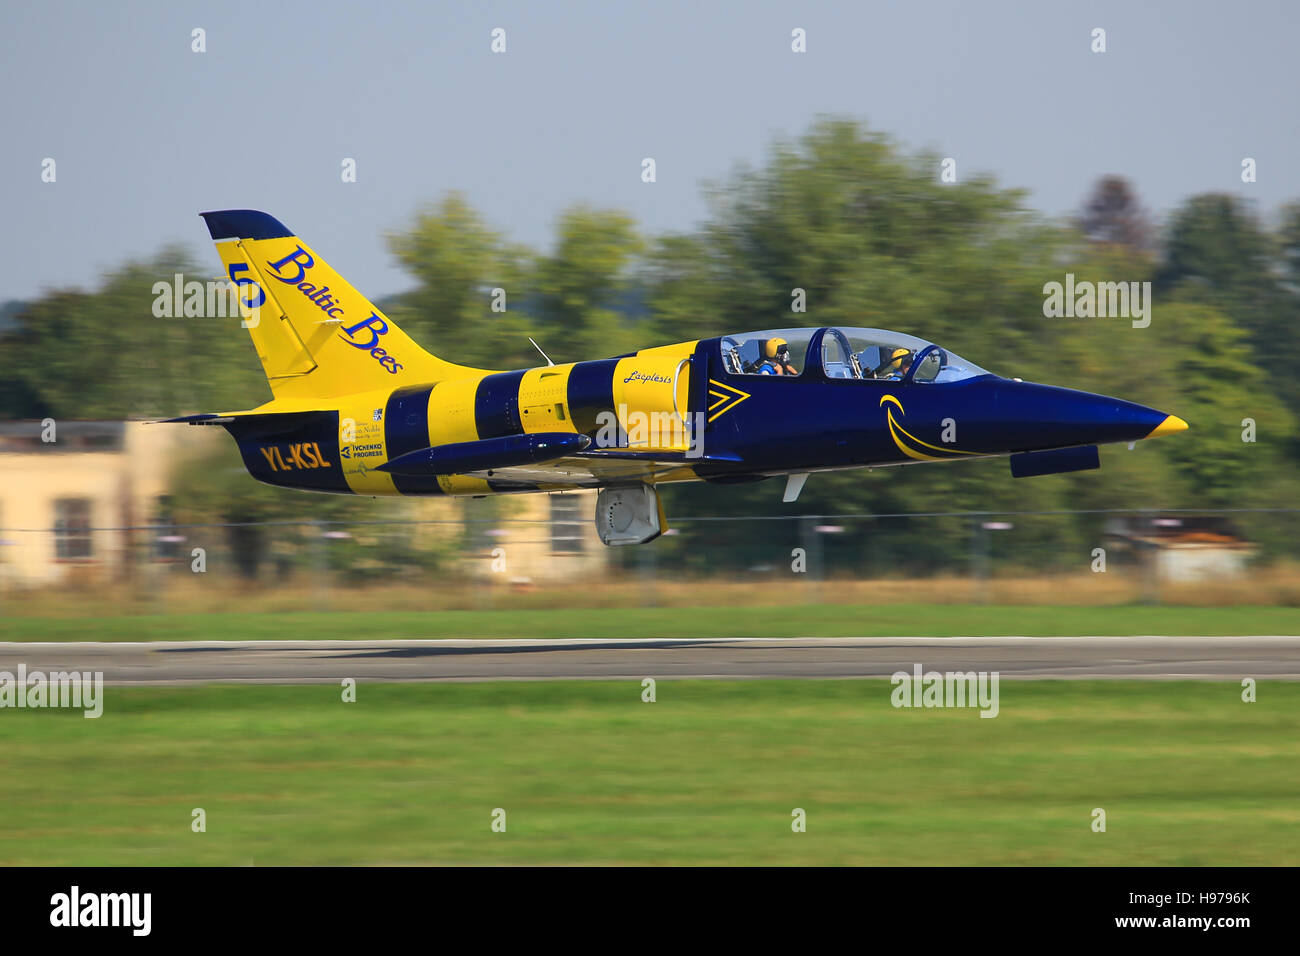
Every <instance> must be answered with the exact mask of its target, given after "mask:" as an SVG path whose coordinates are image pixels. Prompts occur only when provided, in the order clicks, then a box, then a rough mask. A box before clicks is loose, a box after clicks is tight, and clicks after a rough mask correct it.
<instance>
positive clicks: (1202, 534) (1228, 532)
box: [1106, 514, 1257, 583]
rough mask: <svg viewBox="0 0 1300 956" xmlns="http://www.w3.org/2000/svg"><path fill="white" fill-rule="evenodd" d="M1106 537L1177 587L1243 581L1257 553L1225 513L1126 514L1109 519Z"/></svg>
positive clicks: (1163, 579)
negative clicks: (1177, 584)
mask: <svg viewBox="0 0 1300 956" xmlns="http://www.w3.org/2000/svg"><path fill="white" fill-rule="evenodd" d="M1106 535H1107V537H1108V538H1109V539H1111V540H1112V541H1114V542H1115V544H1116V545H1117V546H1118V547H1119V549H1120V550H1126V551H1129V552H1131V553H1133V554H1135V555H1136V556H1137V558H1138V560H1140V561H1142V562H1143V563H1145V564H1146V565H1147V566H1148V567H1149V568H1150V569H1151V570H1152V572H1153V573H1154V574H1155V576H1156V578H1157V579H1158V580H1161V581H1170V582H1175V583H1186V582H1195V581H1213V580H1219V579H1222V578H1232V577H1239V576H1241V575H1243V574H1245V573H1246V567H1247V565H1248V563H1249V562H1250V559H1251V558H1252V557H1254V555H1255V553H1256V551H1257V549H1256V548H1255V546H1254V545H1252V544H1251V543H1250V542H1248V541H1246V540H1244V539H1243V538H1242V537H1241V536H1240V535H1239V534H1238V533H1237V532H1236V531H1235V530H1234V529H1233V527H1232V526H1231V524H1230V523H1229V522H1228V520H1227V519H1226V518H1224V517H1223V516H1222V515H1190V514H1184V515H1126V516H1123V517H1116V518H1111V519H1110V520H1108V521H1107V523H1106Z"/></svg>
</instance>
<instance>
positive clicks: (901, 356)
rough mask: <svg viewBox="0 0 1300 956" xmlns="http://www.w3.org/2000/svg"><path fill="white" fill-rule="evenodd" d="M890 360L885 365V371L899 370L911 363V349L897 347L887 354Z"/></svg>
mask: <svg viewBox="0 0 1300 956" xmlns="http://www.w3.org/2000/svg"><path fill="white" fill-rule="evenodd" d="M889 358H890V362H889V364H888V365H887V366H885V371H887V372H901V371H904V370H905V369H906V368H907V367H908V366H909V365H911V364H912V351H911V349H904V348H897V349H894V351H893V352H892V353H891V354H890V356H889Z"/></svg>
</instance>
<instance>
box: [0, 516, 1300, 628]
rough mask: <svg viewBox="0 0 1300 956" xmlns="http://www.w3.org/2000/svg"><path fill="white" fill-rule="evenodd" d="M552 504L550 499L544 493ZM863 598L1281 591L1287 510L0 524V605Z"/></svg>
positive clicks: (1299, 558)
mask: <svg viewBox="0 0 1300 956" xmlns="http://www.w3.org/2000/svg"><path fill="white" fill-rule="evenodd" d="M553 500H554V501H562V500H564V499H561V498H556V499H553ZM376 589H381V590H386V591H389V592H393V595H394V596H393V601H394V602H395V604H396V606H399V607H411V608H417V609H418V608H421V607H456V606H462V607H484V606H492V605H495V604H498V603H501V602H507V601H511V600H519V601H522V602H525V603H526V602H528V601H531V602H533V603H550V604H552V605H555V606H572V607H584V606H611V605H619V604H660V603H681V604H692V603H693V604H727V603H731V602H735V601H756V602H759V603H764V604H771V603H789V602H795V603H808V602H837V603H867V604H871V603H879V602H889V601H895V600H916V601H929V602H942V603H952V602H965V601H988V600H994V599H997V600H1012V601H1025V600H1029V601H1034V600H1039V601H1049V600H1050V601H1054V602H1056V603H1068V602H1069V601H1071V600H1076V599H1077V600H1081V601H1084V602H1088V601H1121V600H1140V601H1146V602H1155V601H1159V600H1166V599H1170V598H1171V597H1172V598H1173V599H1175V600H1183V599H1186V598H1187V597H1188V596H1189V595H1190V596H1192V597H1197V596H1199V597H1200V598H1202V599H1212V600H1214V601H1215V602H1216V603H1292V601H1293V598H1295V596H1296V595H1297V594H1300V509H1274V510H1246V509H1243V510H1237V511H1196V512H1190V511H1162V512H1132V511H1070V512H1023V511H1022V512H934V513H912V514H891V515H862V514H846V515H799V516H769V517H725V516H694V517H692V516H681V517H677V518H675V519H672V527H671V528H670V530H669V531H668V533H667V534H665V535H664V536H662V537H661V538H660V539H658V540H657V541H654V542H652V543H650V544H647V545H641V546H634V547H625V548H606V547H605V546H603V545H602V544H600V542H599V540H598V539H597V537H596V535H595V531H594V528H593V526H592V523H591V522H590V520H589V519H588V518H587V517H585V516H580V515H578V514H577V513H576V512H573V511H572V510H571V509H569V508H568V507H567V506H562V507H557V508H553V509H552V514H551V517H550V518H549V519H546V520H542V519H531V520H523V519H518V518H513V519H512V518H501V517H491V516H476V515H475V514H474V512H473V510H472V509H466V512H465V515H464V517H463V518H462V519H459V520H445V521H373V522H328V521H280V522H260V523H226V524H202V525H168V526H134V527H112V528H96V527H89V526H87V525H85V524H78V523H76V522H65V523H63V524H62V525H61V526H60V527H57V528H51V529H40V528H11V529H0V600H2V601H3V603H0V609H3V608H5V607H8V608H9V610H11V611H13V612H15V613H21V608H22V607H24V606H25V603H26V602H30V601H33V600H40V599H44V600H45V601H47V602H49V601H52V600H53V601H76V600H78V599H85V600H90V599H94V600H98V601H104V600H109V599H112V598H114V597H117V598H119V599H121V600H124V601H132V602H136V603H138V604H140V605H141V606H142V607H144V608H146V609H147V608H166V609H169V610H176V609H180V608H183V607H195V608H202V607H213V606H218V607H219V606H229V602H231V601H232V600H234V601H240V602H245V601H246V602H250V604H258V603H260V604H261V605H262V606H268V607H276V608H282V609H294V608H301V609H308V608H328V607H334V606H342V604H344V603H346V602H347V600H349V598H346V597H341V596H340V595H349V594H352V593H354V592H363V591H372V590H376Z"/></svg>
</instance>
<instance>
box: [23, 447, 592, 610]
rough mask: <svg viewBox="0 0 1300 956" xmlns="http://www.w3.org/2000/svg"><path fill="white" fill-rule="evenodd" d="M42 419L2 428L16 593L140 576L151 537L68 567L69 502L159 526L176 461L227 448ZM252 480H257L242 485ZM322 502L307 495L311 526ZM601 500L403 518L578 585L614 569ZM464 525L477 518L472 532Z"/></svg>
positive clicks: (421, 508)
mask: <svg viewBox="0 0 1300 956" xmlns="http://www.w3.org/2000/svg"><path fill="white" fill-rule="evenodd" d="M41 435H42V426H41V423H40V422H5V423H0V529H5V530H2V531H0V541H2V542H3V543H0V583H2V584H4V585H7V586H17V587H41V586H47V585H58V584H75V583H76V582H77V581H80V580H86V581H105V580H114V579H116V578H119V577H121V576H123V575H125V574H127V573H129V571H130V569H131V567H132V563H133V562H132V560H131V558H132V553H131V552H132V548H135V549H137V553H138V552H139V550H140V549H144V548H149V547H151V546H152V544H153V540H152V535H151V534H149V533H148V532H144V531H137V532H134V533H132V532H129V531H113V530H105V531H93V532H91V533H90V535H89V538H90V554H89V556H87V557H65V558H61V557H60V556H59V554H58V553H57V536H56V534H55V533H54V529H55V525H56V521H57V520H58V517H59V514H58V502H59V500H60V499H84V500H86V501H87V503H88V513H87V515H86V519H87V520H86V524H87V525H88V526H89V527H91V528H130V527H139V526H141V525H147V524H150V523H153V522H154V521H155V520H156V519H157V518H158V517H159V499H160V497H161V496H163V495H165V494H166V493H167V490H168V489H167V480H168V476H169V475H170V473H171V470H172V465H173V463H174V462H175V460H176V459H177V458H179V457H180V456H183V455H188V454H190V453H191V452H192V451H194V450H195V449H196V448H197V447H198V446H200V445H202V444H203V443H212V442H229V441H230V440H231V439H230V437H229V436H228V435H227V434H226V433H225V431H224V430H223V429H219V428H194V427H190V426H184V425H161V424H160V425H149V424H145V423H143V422H59V423H56V426H55V438H56V440H55V441H54V442H44V441H42V440H41ZM245 480H247V481H252V480H253V479H252V478H251V477H249V478H247V479H245ZM313 497H314V496H312V495H309V494H305V493H304V494H303V496H302V499H303V509H302V513H303V517H304V518H310V517H311V513H312V511H311V504H312V499H313ZM595 500H596V494H595V492H570V493H566V494H564V495H559V496H551V495H544V494H530V495H505V496H499V497H495V498H492V499H483V500H477V501H476V500H466V499H453V498H424V499H414V498H407V499H402V500H401V502H400V506H401V507H400V508H396V509H382V510H381V509H376V517H377V518H378V517H379V515H380V514H381V513H382V514H383V516H384V517H391V516H392V515H393V513H394V511H397V512H398V513H399V514H401V515H402V516H403V517H405V516H407V515H409V516H410V518H411V520H413V521H416V520H422V519H423V520H429V521H440V522H445V523H440V524H432V525H426V526H424V527H423V529H422V531H421V534H429V535H435V536H452V538H453V540H455V541H457V542H460V541H461V540H463V541H464V542H465V547H464V548H463V550H462V551H461V555H462V556H461V558H460V559H459V560H460V561H461V562H462V566H463V567H464V568H465V569H466V570H468V571H470V572H471V573H473V574H475V575H481V576H484V577H487V578H489V579H491V580H501V581H504V582H509V583H512V584H516V585H527V584H530V583H531V584H534V585H538V586H543V585H545V584H546V583H548V582H559V581H573V580H576V579H580V578H582V577H583V576H585V575H590V574H592V573H594V572H597V571H599V570H602V569H603V568H605V566H606V565H607V563H608V561H609V554H608V549H607V548H606V547H605V546H604V545H602V544H601V543H600V540H599V538H598V537H597V535H596V529H595V523H594V521H593V514H594V512H593V509H594V508H595ZM467 519H471V520H470V521H469V522H468V523H467Z"/></svg>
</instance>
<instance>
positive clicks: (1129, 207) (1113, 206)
mask: <svg viewBox="0 0 1300 956" xmlns="http://www.w3.org/2000/svg"><path fill="white" fill-rule="evenodd" d="M1079 230H1080V231H1081V232H1082V233H1083V234H1084V235H1085V236H1087V238H1088V241H1089V242H1096V243H1105V244H1109V245H1116V246H1122V247H1124V248H1125V249H1127V250H1128V251H1130V252H1133V253H1138V254H1140V255H1150V254H1151V252H1152V251H1153V230H1152V228H1151V222H1150V220H1149V219H1148V217H1147V215H1146V212H1145V211H1144V210H1143V209H1142V206H1141V204H1140V203H1139V202H1138V198H1137V194H1136V193H1135V192H1134V191H1133V187H1132V186H1131V185H1130V184H1129V181H1128V180H1127V179H1125V178H1124V177H1122V176H1103V177H1102V178H1101V179H1099V180H1097V185H1096V186H1094V187H1093V190H1092V194H1091V195H1090V196H1089V197H1088V199H1087V200H1086V201H1085V202H1084V204H1083V210H1082V212H1081V214H1080V216H1079Z"/></svg>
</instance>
